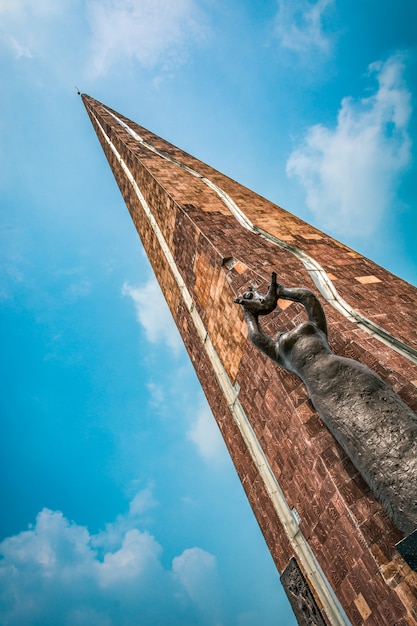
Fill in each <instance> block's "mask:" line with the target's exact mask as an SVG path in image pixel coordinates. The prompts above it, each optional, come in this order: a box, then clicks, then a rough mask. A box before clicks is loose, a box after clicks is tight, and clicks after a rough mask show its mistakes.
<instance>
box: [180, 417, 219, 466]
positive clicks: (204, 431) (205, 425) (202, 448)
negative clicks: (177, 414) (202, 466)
mask: <svg viewBox="0 0 417 626" xmlns="http://www.w3.org/2000/svg"><path fill="white" fill-rule="evenodd" d="M187 437H188V439H190V440H191V441H192V442H193V443H194V444H195V445H196V446H197V449H198V452H199V453H200V455H201V456H202V457H203V459H205V460H206V461H222V460H225V459H226V458H227V454H226V448H225V445H224V442H223V439H222V436H221V434H220V430H219V428H218V426H217V424H216V421H215V419H214V417H213V414H212V412H211V410H210V408H209V406H208V405H204V406H203V407H202V408H201V409H200V411H199V412H198V414H197V417H196V420H195V421H194V423H193V424H192V426H191V428H190V429H189V431H188V432H187Z"/></svg>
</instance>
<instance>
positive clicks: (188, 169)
mask: <svg viewBox="0 0 417 626" xmlns="http://www.w3.org/2000/svg"><path fill="white" fill-rule="evenodd" d="M82 98H83V102H84V105H85V107H86V109H87V112H88V114H89V116H90V119H91V122H92V124H93V126H94V129H95V132H96V133H97V136H98V139H99V141H100V143H101V145H102V147H103V150H104V152H105V154H106V157H107V159H108V161H109V164H110V167H111V169H112V171H113V174H114V176H115V178H116V181H117V183H118V185H119V187H120V190H121V192H122V195H123V197H124V200H125V202H126V204H127V207H128V209H129V211H130V214H131V216H132V219H133V222H134V224H135V227H136V229H137V231H138V233H139V236H140V238H141V240H142V243H143V246H144V248H145V250H146V253H147V255H148V257H149V260H150V262H151V264H152V266H153V269H154V272H155V275H156V277H157V279H158V281H159V284H160V285H161V288H162V290H163V293H164V295H165V298H166V300H167V303H168V305H169V308H170V310H171V313H172V315H173V317H174V319H175V322H176V324H177V326H178V329H179V331H180V333H181V335H182V338H183V340H184V343H185V346H186V348H187V351H188V354H189V356H190V359H191V361H192V363H193V365H194V368H195V370H196V372H197V375H198V377H199V380H200V382H201V385H202V387H203V390H204V392H205V394H206V396H207V399H208V402H209V404H210V406H211V409H212V411H213V414H214V417H215V419H216V421H217V423H218V426H219V428H220V430H221V432H222V435H223V438H224V440H225V442H226V445H227V447H228V449H229V452H230V455H231V457H232V459H233V462H234V464H235V467H236V471H237V472H238V475H239V477H240V480H241V482H242V484H243V487H244V489H245V491H246V494H247V497H248V499H249V501H250V504H251V506H252V509H253V511H254V513H255V515H256V518H257V520H258V523H259V525H260V527H261V530H262V532H263V535H264V537H265V540H266V542H267V544H268V547H269V550H270V552H271V554H272V557H273V559H274V561H275V563H276V566H277V569H278V571H279V573H280V575H281V580H282V582H283V585H284V588H285V590H286V592H287V595H288V597H289V599H290V602H291V604H292V606H293V608H294V610H295V613H296V616H297V619H298V620H299V623H300V624H310V623H311V624H324V625H326V624H327V625H328V626H330V625H341V624H353V625H355V626H356V625H359V624H366V625H371V624H372V625H375V626H382V625H384V626H392V625H394V624H396V625H398V626H399V625H401V626H406V625H408V626H411V625H414V626H416V625H417V574H416V572H415V571H414V570H413V569H412V568H413V567H415V566H414V565H413V559H412V558H411V559H409V558H407V554H405V558H404V557H403V556H401V554H400V552H399V550H398V548H397V547H396V545H397V544H398V542H400V541H401V540H403V539H404V535H406V534H407V533H405V532H404V531H401V530H399V529H398V527H396V526H395V525H394V523H393V522H392V521H391V519H390V517H388V515H387V513H386V512H385V509H384V508H383V506H382V505H381V504H380V503H379V501H378V500H377V499H376V496H374V493H373V491H372V490H371V489H370V488H369V486H368V484H367V483H366V482H365V481H364V479H363V478H362V475H361V474H360V472H359V471H358V470H357V469H356V467H355V466H354V465H353V464H352V462H351V460H350V459H349V458H348V456H347V454H346V453H345V452H344V451H343V449H342V447H341V446H340V445H339V443H338V442H337V441H336V439H335V438H334V436H333V435H332V434H331V433H330V431H329V430H328V428H327V427H326V426H325V425H324V423H323V421H322V420H321V419H320V417H319V416H318V414H317V413H316V412H315V410H314V408H313V406H312V404H311V401H310V400H309V399H308V396H307V392H306V390H305V387H304V385H303V383H302V382H301V380H300V379H299V378H298V377H297V376H295V375H294V374H292V373H290V372H288V371H285V370H283V369H281V368H280V367H278V366H277V365H276V364H274V363H273V362H272V361H270V360H268V359H267V357H265V356H264V355H263V354H262V353H261V352H260V351H258V350H257V349H256V348H255V347H254V346H253V345H252V344H251V343H250V342H249V340H248V339H247V325H246V321H245V319H244V316H243V314H242V310H241V307H239V306H238V305H236V304H234V302H233V300H234V298H235V297H236V296H237V295H238V294H239V293H241V292H242V291H243V290H244V288H245V287H246V286H247V285H249V284H254V285H257V286H258V287H259V288H262V289H263V290H265V287H267V284H268V282H269V277H270V274H271V271H274V270H275V271H277V273H278V276H279V280H280V282H282V283H283V284H284V285H286V286H288V287H297V286H298V287H301V286H302V287H307V288H309V289H311V290H312V291H314V292H315V293H316V294H318V295H319V294H320V295H319V298H320V300H321V302H322V304H323V307H324V309H325V313H326V316H327V322H328V327H329V340H330V344H331V346H332V348H333V350H334V351H335V352H336V353H337V354H340V355H343V356H345V357H349V358H353V359H357V360H359V361H361V362H362V363H364V364H365V365H367V366H368V367H369V368H371V369H372V370H373V371H375V372H376V373H377V374H379V376H380V377H381V378H382V379H384V380H385V381H387V382H388V383H389V384H390V386H391V387H392V388H393V389H394V390H395V391H396V392H397V394H398V395H399V396H400V397H401V398H402V399H403V400H404V401H405V403H406V404H407V405H408V406H410V407H411V408H412V409H414V410H416V409H417V393H416V391H417V390H416V387H417V351H416V347H417V333H416V324H415V322H416V319H415V316H416V308H417V306H416V305H417V297H416V296H417V294H416V290H415V289H414V288H413V287H411V286H410V285H408V284H407V283H405V282H404V281H402V280H400V279H399V278H397V277H395V276H393V275H392V274H390V273H389V272H387V271H385V270H384V269H382V268H381V267H378V266H377V265H375V264H374V263H372V262H371V261H369V260H368V259H366V258H364V257H363V256H361V255H359V254H357V253H356V252H354V251H352V250H351V249H349V248H347V247H346V246H344V245H343V244H341V243H339V242H337V241H335V240H334V239H332V238H330V237H329V236H327V235H326V234H324V233H322V232H320V231H318V230H317V229H315V228H313V227H312V226H310V225H309V224H307V223H305V222H303V221H301V220H300V219H298V218H297V217H295V216H293V215H291V214H290V213H287V212H286V211H284V210H283V209H281V208H279V207H278V206H276V205H274V204H272V203H271V202H269V201H267V200H265V199H264V198H262V197H260V196H258V195H257V194H255V193H254V192H252V191H250V190H249V189H246V188H245V187H243V186H242V185H240V184H238V183H236V182H234V181H233V180H231V179H230V178H227V177H226V176H224V175H223V174H221V173H219V172H217V171H216V170H214V169H213V168H211V167H209V166H208V165H206V164H204V163H202V162H201V161H198V160H197V159H195V158H194V157H192V156H190V155H189V154H186V153H185V152H183V151H181V150H179V149H178V148H176V147H174V146H173V145H171V144H169V143H168V142H166V141H164V140H163V139H161V138H160V137H158V136H156V135H153V134H152V133H150V132H149V131H147V130H145V129H144V128H142V127H141V126H138V125H137V124H135V123H134V122H132V121H130V120H128V119H127V118H125V117H123V116H122V115H120V114H119V113H116V112H115V111H113V110H111V109H109V108H108V107H106V106H104V105H102V104H101V103H99V102H97V101H96V100H94V99H92V98H90V97H89V96H86V95H83V96H82ZM304 319H305V312H304V309H303V308H302V307H301V306H300V305H299V304H298V303H296V302H290V301H279V307H278V308H277V310H276V311H275V312H274V313H272V314H271V315H269V316H268V317H265V318H264V320H265V323H264V328H265V329H266V330H267V332H268V334H269V335H271V336H272V335H274V333H275V334H276V333H277V331H279V330H282V329H290V328H292V327H294V326H296V325H297V324H299V323H300V322H301V321H302V320H304ZM402 554H404V550H403V551H402Z"/></svg>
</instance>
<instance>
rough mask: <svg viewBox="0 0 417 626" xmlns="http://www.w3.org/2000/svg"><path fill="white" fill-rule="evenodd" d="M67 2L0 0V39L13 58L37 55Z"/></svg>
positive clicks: (62, 14) (56, 23) (64, 0)
mask: <svg viewBox="0 0 417 626" xmlns="http://www.w3.org/2000/svg"><path fill="white" fill-rule="evenodd" d="M68 1H69V0H62V2H50V0H37V1H36V2H32V0H0V15H1V23H0V39H3V41H4V42H5V44H6V47H7V48H8V49H9V50H11V51H12V53H13V54H14V56H15V58H16V59H20V58H32V57H34V56H36V55H37V54H39V53H40V52H41V51H43V50H44V49H45V46H47V45H48V42H49V40H50V38H51V35H53V34H54V32H55V31H56V29H57V25H58V22H57V20H60V19H62V17H63V16H64V15H65V14H66V13H67V9H68V6H69V5H68ZM54 23H55V27H53V26H52V24H54Z"/></svg>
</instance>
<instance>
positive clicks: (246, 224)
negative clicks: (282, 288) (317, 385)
mask: <svg viewBox="0 0 417 626" xmlns="http://www.w3.org/2000/svg"><path fill="white" fill-rule="evenodd" d="M106 111H107V112H108V113H109V114H110V115H111V116H112V117H113V118H114V119H115V120H116V121H117V122H118V124H120V126H122V127H123V128H124V129H125V130H126V131H127V132H128V133H129V134H130V135H131V136H132V137H133V138H134V139H136V141H138V142H139V143H141V144H142V145H143V146H144V147H145V148H146V149H147V150H150V151H151V152H154V153H155V154H157V155H158V156H160V157H161V158H163V159H165V160H166V161H170V162H171V163H174V164H175V165H178V166H179V167H181V168H182V169H184V170H186V171H187V172H188V173H189V174H191V175H192V176H195V177H197V178H199V179H200V180H201V181H202V182H203V183H204V184H205V185H207V186H208V187H210V188H211V189H213V191H214V192H215V193H216V194H217V195H218V196H219V198H220V199H221V200H222V202H223V203H224V204H225V205H226V207H227V208H228V209H229V211H230V212H231V213H232V215H233V216H234V217H235V219H236V220H237V221H238V222H239V224H240V225H241V226H243V228H246V230H250V231H251V232H253V233H255V234H257V235H259V236H260V237H262V238H263V239H266V240H267V241H270V242H271V243H273V244H275V245H276V246H279V247H280V248H283V249H285V250H288V252H291V254H293V255H294V256H296V257H297V258H298V259H299V260H300V261H301V263H302V264H303V265H304V267H305V269H306V270H307V272H308V273H309V274H310V277H311V279H312V281H313V282H314V284H315V285H316V287H317V289H318V290H319V291H320V293H321V295H322V296H323V298H325V299H326V300H327V302H328V303H329V304H331V305H332V306H333V308H335V309H336V310H337V311H339V313H341V314H342V315H343V316H344V317H346V318H347V319H349V320H350V321H351V322H353V323H354V324H357V325H358V326H360V327H361V328H362V329H363V330H365V331H366V332H367V333H369V334H370V335H372V337H375V338H376V339H378V340H379V341H381V342H382V343H384V344H385V345H387V346H390V348H392V349H393V350H395V351H396V352H398V353H399V354H401V355H402V356H404V357H406V358H407V359H409V360H410V361H413V362H414V363H417V350H415V349H414V348H412V347H411V346H409V345H408V344H406V343H405V342H403V341H401V339H398V337H394V335H391V334H390V333H388V332H387V331H386V330H384V329H383V328H381V326H378V325H377V324H375V323H374V322H372V321H371V320H369V319H367V318H366V317H365V316H364V315H362V314H361V313H359V311H356V310H355V309H354V308H352V307H351V306H350V304H348V303H347V302H346V300H344V298H342V296H341V295H340V294H339V293H338V291H337V289H336V288H335V286H334V285H333V283H332V281H331V280H330V278H329V276H328V274H327V273H326V272H325V270H324V269H323V268H322V266H321V265H320V264H319V263H318V262H317V261H316V260H315V259H314V258H313V257H311V256H310V255H308V254H306V253H305V252H304V251H303V250H301V249H300V248H297V247H296V246H292V245H290V244H288V243H287V242H286V241H283V240H281V239H279V238H278V237H275V235H271V234H270V233H268V232H266V231H265V230H263V229H262V228H259V227H258V226H256V225H255V224H253V223H252V222H251V221H250V220H249V218H248V217H247V216H246V215H245V214H244V212H243V211H242V209H240V208H239V207H238V205H237V204H236V203H235V202H234V200H232V198H231V197H230V196H229V195H228V194H227V193H226V192H225V191H224V190H223V189H221V188H220V187H219V186H218V185H216V184H215V183H213V181H211V180H210V179H208V178H206V177H205V176H203V175H202V174H200V173H199V172H197V171H196V170H194V169H192V168H191V167H189V166H188V165H185V164H184V163H182V162H181V161H178V159H174V158H173V157H171V156H169V155H168V154H165V153H164V152H162V151H161V150H158V149H157V148H155V147H154V146H152V145H151V144H149V143H147V142H146V141H145V140H144V139H143V138H142V137H141V136H140V135H138V133H137V132H135V131H134V130H133V129H132V128H130V126H128V125H127V124H126V123H125V122H123V120H121V119H120V118H119V117H117V115H115V114H114V113H112V112H111V111H109V110H108V109H106Z"/></svg>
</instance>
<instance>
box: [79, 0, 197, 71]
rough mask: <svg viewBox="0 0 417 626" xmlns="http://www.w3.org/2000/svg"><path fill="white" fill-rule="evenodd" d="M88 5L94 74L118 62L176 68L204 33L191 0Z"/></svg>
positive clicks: (98, 0) (99, 0)
mask: <svg viewBox="0 0 417 626" xmlns="http://www.w3.org/2000/svg"><path fill="white" fill-rule="evenodd" d="M88 6H89V12H88V13H89V22H90V26H91V31H92V44H91V46H92V52H93V66H94V70H95V72H96V73H97V74H105V73H106V72H107V70H108V69H109V67H110V66H111V65H113V64H115V63H118V62H120V61H121V60H126V61H136V62H137V63H139V64H140V65H142V66H143V67H147V68H152V67H154V66H155V65H157V64H160V63H161V64H162V65H164V66H172V65H176V64H178V63H180V62H182V61H183V60H184V58H186V56H187V49H188V46H189V44H190V43H191V41H193V40H194V41H196V40H199V39H201V37H202V36H203V34H204V30H205V27H204V20H203V17H202V13H201V10H200V9H199V8H198V7H197V3H196V2H195V1H194V0H105V1H103V0H90V2H89V5H88Z"/></svg>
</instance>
